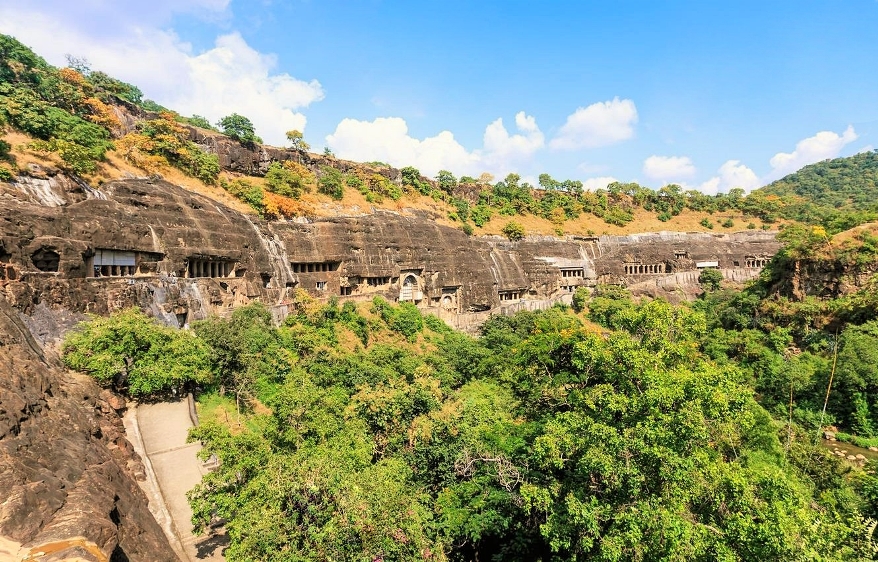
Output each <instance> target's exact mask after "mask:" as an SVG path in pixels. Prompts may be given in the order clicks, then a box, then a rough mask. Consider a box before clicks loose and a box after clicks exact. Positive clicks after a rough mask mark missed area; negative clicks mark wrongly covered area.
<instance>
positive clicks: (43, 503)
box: [0, 299, 176, 561]
mask: <svg viewBox="0 0 878 562" xmlns="http://www.w3.org/2000/svg"><path fill="white" fill-rule="evenodd" d="M0 371H2V373H3V376H2V377H0V498H3V502H2V503H0V554H3V549H4V544H5V545H7V547H8V545H10V544H14V545H16V546H17V545H19V544H20V545H23V547H22V550H21V551H20V552H19V555H21V556H23V555H26V554H28V553H31V554H35V553H37V552H44V553H46V554H47V556H46V557H40V556H36V555H35V556H34V558H33V559H35V560H48V559H54V560H64V559H67V558H68V557H70V558H73V557H80V559H83V560H104V561H107V560H129V559H130V560H175V559H176V558H175V555H174V553H173V551H172V550H171V548H170V546H169V545H168V543H167V541H166V539H165V537H164V535H163V534H162V530H161V529H160V528H159V526H158V525H157V524H156V522H155V520H154V519H153V517H152V515H151V514H150V512H149V510H148V508H147V501H146V498H145V496H144V495H143V493H142V492H141V490H140V488H139V487H138V486H137V484H136V483H135V478H136V477H137V476H138V475H142V470H143V468H142V465H141V464H140V460H139V459H138V458H137V456H136V455H135V454H134V452H133V450H132V448H131V445H130V444H129V443H128V441H127V440H126V439H125V437H124V429H123V428H122V423H121V420H120V418H119V416H118V415H117V412H116V410H115V409H114V408H113V406H115V407H116V408H122V407H124V404H123V403H121V402H120V401H119V399H118V398H115V397H113V396H111V395H109V394H108V393H106V392H104V393H102V392H101V389H100V388H98V387H97V385H96V384H95V383H94V382H93V381H92V380H91V379H89V378H88V377H77V376H72V375H69V374H66V373H65V372H64V371H63V369H62V368H61V367H60V366H59V365H58V362H57V360H56V359H54V358H52V357H51V355H50V354H44V352H43V350H42V349H41V348H40V346H39V344H38V343H37V342H36V341H35V340H34V339H33V338H32V337H31V335H30V333H29V331H28V329H27V328H26V327H25V325H24V324H23V323H22V322H21V321H20V319H19V318H18V312H17V311H16V310H14V309H13V308H12V307H11V306H9V305H8V304H7V303H6V302H5V300H3V299H0ZM5 554H7V555H8V556H9V558H3V559H4V560H5V559H13V560H17V559H18V558H17V557H13V556H14V554H15V551H14V550H12V549H11V548H7V549H6V553H5ZM0 558H2V557H0Z"/></svg>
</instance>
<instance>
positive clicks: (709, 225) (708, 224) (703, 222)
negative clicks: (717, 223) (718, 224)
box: [698, 217, 713, 230]
mask: <svg viewBox="0 0 878 562" xmlns="http://www.w3.org/2000/svg"><path fill="white" fill-rule="evenodd" d="M698 224H700V225H701V226H703V227H704V228H709V229H711V230H713V222H711V220H710V219H709V218H707V217H704V218H703V219H701V222H699V223H698Z"/></svg>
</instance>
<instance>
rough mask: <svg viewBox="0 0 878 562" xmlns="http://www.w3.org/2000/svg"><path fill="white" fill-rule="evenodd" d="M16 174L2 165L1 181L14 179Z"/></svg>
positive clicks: (0, 169) (0, 171)
mask: <svg viewBox="0 0 878 562" xmlns="http://www.w3.org/2000/svg"><path fill="white" fill-rule="evenodd" d="M14 177H15V175H14V174H13V173H12V170H10V169H9V168H7V167H6V166H0V181H12V180H13V178H14Z"/></svg>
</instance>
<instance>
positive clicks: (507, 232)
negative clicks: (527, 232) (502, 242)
mask: <svg viewBox="0 0 878 562" xmlns="http://www.w3.org/2000/svg"><path fill="white" fill-rule="evenodd" d="M500 232H502V233H503V236H505V237H506V238H508V239H510V240H512V241H513V242H515V241H517V240H521V239H522V238H524V227H523V226H521V225H520V224H518V223H517V222H515V221H509V222H507V223H506V224H505V225H503V228H502V229H501V230H500Z"/></svg>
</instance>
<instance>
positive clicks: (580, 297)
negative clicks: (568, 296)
mask: <svg viewBox="0 0 878 562" xmlns="http://www.w3.org/2000/svg"><path fill="white" fill-rule="evenodd" d="M590 297H591V293H590V292H589V290H588V289H587V288H586V287H577V288H576V292H574V293H573V310H574V311H576V312H582V311H583V310H585V306H586V304H588V299H589V298H590Z"/></svg>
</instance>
